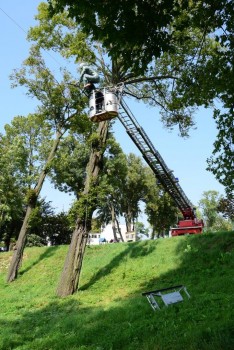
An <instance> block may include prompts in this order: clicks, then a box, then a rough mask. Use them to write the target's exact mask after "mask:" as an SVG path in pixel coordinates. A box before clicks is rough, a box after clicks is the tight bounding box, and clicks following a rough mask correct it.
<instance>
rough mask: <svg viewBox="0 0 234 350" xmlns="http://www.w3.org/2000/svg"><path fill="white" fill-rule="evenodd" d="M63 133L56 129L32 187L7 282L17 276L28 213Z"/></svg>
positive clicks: (33, 206)
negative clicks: (49, 148) (52, 141)
mask: <svg viewBox="0 0 234 350" xmlns="http://www.w3.org/2000/svg"><path fill="white" fill-rule="evenodd" d="M62 135H63V133H62V132H61V131H57V133H56V138H55V140H54V143H53V147H52V149H51V151H50V154H49V156H48V158H47V161H46V164H45V166H44V169H43V170H42V172H41V174H40V176H39V179H38V182H37V185H36V187H35V189H34V197H33V199H32V200H29V204H28V207H27V209H26V214H25V217H24V221H23V225H22V227H21V229H20V233H19V237H18V240H17V242H16V245H15V248H14V252H13V256H12V259H11V264H10V267H9V270H8V275H7V282H12V281H14V280H15V279H16V278H17V275H18V270H19V268H20V265H21V261H22V258H23V252H24V247H25V242H26V236H27V232H28V227H29V218H30V215H31V213H32V210H33V209H34V208H35V205H36V202H37V199H38V196H39V194H40V192H41V189H42V186H43V183H44V181H45V178H46V175H47V171H48V165H49V164H50V162H51V160H52V159H53V158H54V156H55V153H56V151H57V148H58V145H59V142H60V140H61V137H62Z"/></svg>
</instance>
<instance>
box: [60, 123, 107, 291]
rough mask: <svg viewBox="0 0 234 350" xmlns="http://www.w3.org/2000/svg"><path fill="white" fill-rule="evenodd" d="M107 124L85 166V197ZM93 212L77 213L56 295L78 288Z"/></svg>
mask: <svg viewBox="0 0 234 350" xmlns="http://www.w3.org/2000/svg"><path fill="white" fill-rule="evenodd" d="M107 131H108V122H101V123H100V124H99V127H98V130H97V132H98V135H99V145H98V147H97V148H93V149H92V151H91V154H90V158H89V162H88V165H87V172H86V174H87V175H86V179H85V188H84V191H83V195H84V196H87V198H88V194H89V193H90V189H91V187H92V186H95V182H96V180H97V177H98V174H99V171H100V168H101V164H102V158H103V153H104V147H105V143H106V139H107ZM94 210H95V205H94V204H92V205H91V206H90V205H89V206H87V207H86V208H83V214H80V213H78V218H77V221H76V227H75V230H74V232H73V234H72V240H71V244H70V246H69V250H68V253H67V256H66V260H65V263H64V267H63V271H62V274H61V277H60V281H59V285H58V288H57V295H58V296H60V297H65V296H67V295H71V294H73V293H75V292H76V291H77V288H78V286H79V280H80V274H81V268H82V262H83V257H84V253H85V247H86V243H87V240H88V233H89V231H90V229H91V219H92V214H93V212H94Z"/></svg>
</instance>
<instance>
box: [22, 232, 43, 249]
mask: <svg viewBox="0 0 234 350" xmlns="http://www.w3.org/2000/svg"><path fill="white" fill-rule="evenodd" d="M44 245H45V243H44V242H43V239H42V238H41V237H39V236H37V235H35V234H33V233H31V234H29V235H27V240H26V245H25V246H26V247H43V246H44Z"/></svg>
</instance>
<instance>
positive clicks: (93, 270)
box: [0, 232, 234, 350]
mask: <svg viewBox="0 0 234 350" xmlns="http://www.w3.org/2000/svg"><path fill="white" fill-rule="evenodd" d="M66 252H67V247H66V246H59V247H43V248H28V249H26V251H25V257H24V261H23V266H22V268H21V272H20V275H19V278H18V280H17V281H15V282H13V283H11V284H6V283H5V279H6V271H7V265H8V263H9V260H10V254H9V253H1V254H0V349H4V350H7V349H21V350H23V349H30V350H33V349H37V350H39V349H41V350H46V349H58V350H63V349H64V350H65V349H66V350H68V349H69V350H70V349H82V350H84V349H90V350H91V349H92V350H94V349H96V350H102V349H103V350H104V349H118V350H121V349H132V350H133V349H134V350H136V349H137V350H138V349H139V350H144V349H148V350H149V349H150V350H151V349H172V350H176V349H194V350H200V349H204V350H208V349H213V350H219V349H220V350H221V349H222V350H223V349H225V350H227V349H234V337H233V334H234V321H233V319H234V301H233V300H234V297H233V295H234V278H233V276H234V273H233V271H234V232H233V233H222V234H221V233H220V234H207V235H202V236H185V237H176V238H171V239H164V240H163V239H161V240H157V241H144V242H139V243H128V244H126V243H122V244H112V245H105V246H97V247H92V248H90V247H88V248H87V250H86V256H85V261H84V265H83V273H82V280H81V285H80V291H79V292H78V293H76V294H75V295H73V296H70V297H67V298H64V299H59V298H57V297H56V296H55V290H56V285H57V283H58V279H59V275H60V272H61V269H62V266H63V262H64V259H65V255H66ZM176 284H184V285H186V287H187V289H188V291H189V293H190V295H191V299H190V300H186V301H185V302H183V303H180V304H174V305H171V306H170V307H168V308H163V309H162V310H161V311H157V312H154V311H153V310H152V309H151V307H150V305H149V304H148V302H147V300H146V298H144V297H142V296H141V293H142V292H144V291H147V290H152V289H159V288H164V287H168V286H172V285H176Z"/></svg>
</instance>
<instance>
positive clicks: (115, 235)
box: [110, 203, 118, 242]
mask: <svg viewBox="0 0 234 350" xmlns="http://www.w3.org/2000/svg"><path fill="white" fill-rule="evenodd" d="M110 209H111V226H112V231H113V236H114V240H115V241H116V242H118V238H117V234H116V227H115V208H114V205H113V203H111V204H110Z"/></svg>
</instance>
